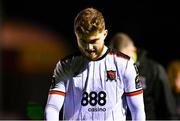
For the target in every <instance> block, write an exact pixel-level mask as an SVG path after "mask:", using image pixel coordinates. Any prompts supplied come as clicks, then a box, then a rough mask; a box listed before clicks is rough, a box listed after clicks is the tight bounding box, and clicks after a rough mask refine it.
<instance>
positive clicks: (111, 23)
mask: <svg viewBox="0 0 180 121" xmlns="http://www.w3.org/2000/svg"><path fill="white" fill-rule="evenodd" d="M1 2H2V4H1V9H2V24H3V23H5V22H7V21H21V22H22V21H23V22H26V23H30V24H34V25H36V26H39V27H41V28H44V29H46V30H49V31H50V32H51V33H55V34H56V35H59V36H63V37H65V38H66V39H65V40H64V41H66V44H67V45H68V47H69V48H70V51H71V52H73V51H74V50H76V49H77V45H76V38H75V35H74V31H73V21H74V17H75V16H76V14H77V13H78V12H79V11H80V10H82V9H84V8H85V7H95V8H97V9H98V10H100V11H101V12H102V13H103V15H104V17H105V21H106V28H107V29H108V32H109V33H108V37H107V39H106V44H108V42H109V39H110V38H111V37H112V36H113V35H114V34H115V33H116V32H127V33H128V34H129V35H130V36H131V37H132V38H133V39H134V40H135V44H136V45H137V46H139V47H141V48H145V49H146V50H147V51H148V52H149V56H151V57H152V58H154V59H155V60H157V61H158V62H159V63H161V64H162V65H163V66H164V67H165V68H166V67H167V65H168V63H169V62H171V61H172V60H174V59H179V58H180V47H179V32H180V30H179V28H180V22H179V17H180V12H179V3H177V2H173V1H168V2H165V1H162V2H158V1H157V0H145V1H140V0H136V1H135V0H134V1H133V0H132V1H130V0H125V1H122V0H59V1H53V0H51V1H50V0H49V1H45V0H44V1H43V0H14V1H12V0H3V1H1ZM61 41H62V40H61ZM0 54H1V56H0V57H1V61H0V62H1V65H0V66H1V68H0V69H1V70H0V71H1V74H0V76H1V79H0V88H1V89H0V108H1V113H0V118H1V119H42V118H43V111H44V106H45V103H46V99H47V92H48V89H49V84H50V81H49V80H50V75H51V72H52V69H53V68H54V66H51V67H50V68H49V69H47V70H48V71H46V72H42V73H38V74H24V73H22V72H21V70H18V69H19V68H18V66H19V65H18V64H17V63H16V58H18V52H16V51H12V50H10V51H9V50H7V49H5V50H4V49H1V53H0ZM53 64H54V65H55V63H53ZM14 112H16V113H18V114H19V116H17V114H16V113H14ZM32 112H36V114H32ZM38 114H39V115H38ZM14 115H16V116H14Z"/></svg>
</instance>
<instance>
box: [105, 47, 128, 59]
mask: <svg viewBox="0 0 180 121" xmlns="http://www.w3.org/2000/svg"><path fill="white" fill-rule="evenodd" d="M108 50H109V54H112V55H117V57H122V58H124V59H127V60H129V59H130V57H129V56H128V55H126V54H124V53H122V52H120V51H118V50H116V49H113V48H109V49H108Z"/></svg>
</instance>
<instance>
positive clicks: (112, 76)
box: [107, 70, 116, 81]
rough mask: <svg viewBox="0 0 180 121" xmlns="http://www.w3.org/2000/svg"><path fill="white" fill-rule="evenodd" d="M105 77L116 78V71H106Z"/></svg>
mask: <svg viewBox="0 0 180 121" xmlns="http://www.w3.org/2000/svg"><path fill="white" fill-rule="evenodd" d="M107 79H108V80H111V81H112V80H116V71H113V70H110V71H107Z"/></svg>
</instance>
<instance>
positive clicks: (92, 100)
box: [81, 91, 106, 112]
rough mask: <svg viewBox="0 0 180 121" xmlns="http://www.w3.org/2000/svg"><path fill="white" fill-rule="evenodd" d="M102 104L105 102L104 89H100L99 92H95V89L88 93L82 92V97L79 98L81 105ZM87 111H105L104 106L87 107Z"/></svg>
mask: <svg viewBox="0 0 180 121" xmlns="http://www.w3.org/2000/svg"><path fill="white" fill-rule="evenodd" d="M88 104H89V105H90V106H96V105H99V106H104V105H105V104H106V93H105V92H104V91H100V92H95V91H91V92H90V93H87V92H84V93H83V94H82V99H81V105H82V106H87V105H88ZM88 111H89V112H105V111H106V108H102V107H98V106H96V107H91V108H88Z"/></svg>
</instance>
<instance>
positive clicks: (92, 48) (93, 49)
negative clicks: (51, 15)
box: [75, 30, 108, 61]
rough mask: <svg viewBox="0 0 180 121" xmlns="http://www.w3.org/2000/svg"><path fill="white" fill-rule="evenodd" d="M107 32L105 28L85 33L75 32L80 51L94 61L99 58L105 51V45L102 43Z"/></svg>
mask: <svg viewBox="0 0 180 121" xmlns="http://www.w3.org/2000/svg"><path fill="white" fill-rule="evenodd" d="M107 33H108V32H107V30H104V31H102V32H94V33H90V34H86V35H84V34H80V33H77V32H75V35H76V38H77V43H78V47H79V49H80V51H81V52H82V53H83V54H84V55H85V56H86V57H87V58H88V59H89V60H93V61H94V60H97V59H99V58H100V57H102V56H103V55H104V54H105V53H106V51H107V47H106V46H105V45H104V40H105V38H106V36H107Z"/></svg>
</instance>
